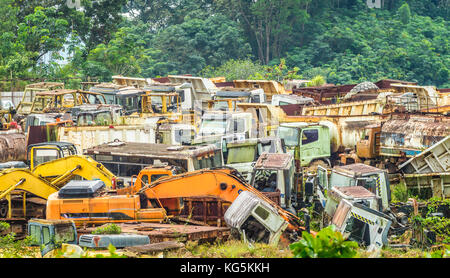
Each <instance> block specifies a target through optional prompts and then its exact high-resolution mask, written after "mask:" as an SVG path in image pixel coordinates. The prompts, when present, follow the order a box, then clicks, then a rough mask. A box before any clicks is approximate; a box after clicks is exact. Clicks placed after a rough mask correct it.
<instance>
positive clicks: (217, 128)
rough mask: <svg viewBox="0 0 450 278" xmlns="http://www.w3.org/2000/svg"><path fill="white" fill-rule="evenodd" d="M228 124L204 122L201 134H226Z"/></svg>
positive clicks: (214, 121) (218, 121) (213, 121)
mask: <svg viewBox="0 0 450 278" xmlns="http://www.w3.org/2000/svg"><path fill="white" fill-rule="evenodd" d="M226 127H227V122H226V121H225V120H223V121H220V120H203V121H202V125H201V127H200V133H221V134H224V133H225V129H226Z"/></svg>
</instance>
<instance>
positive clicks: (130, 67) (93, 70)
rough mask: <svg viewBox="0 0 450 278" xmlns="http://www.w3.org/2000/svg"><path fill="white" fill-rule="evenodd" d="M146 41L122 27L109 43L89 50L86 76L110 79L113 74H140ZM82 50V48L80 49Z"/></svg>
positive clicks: (85, 67)
mask: <svg viewBox="0 0 450 278" xmlns="http://www.w3.org/2000/svg"><path fill="white" fill-rule="evenodd" d="M144 45H145V42H144V41H143V40H142V39H140V37H139V36H138V35H137V34H134V33H132V32H131V29H130V28H128V27H124V28H120V29H119V30H118V31H117V32H116V33H115V34H114V37H113V39H111V41H110V42H109V43H108V44H99V45H98V46H97V47H96V48H95V49H93V50H91V51H90V52H89V55H88V57H87V60H86V62H85V63H84V64H83V65H82V66H83V70H84V74H85V75H86V76H93V77H102V79H103V80H110V78H111V76H112V75H117V74H120V75H125V76H130V75H138V74H139V73H140V72H141V67H140V61H141V60H142V59H145V51H144ZM79 51H80V50H79Z"/></svg>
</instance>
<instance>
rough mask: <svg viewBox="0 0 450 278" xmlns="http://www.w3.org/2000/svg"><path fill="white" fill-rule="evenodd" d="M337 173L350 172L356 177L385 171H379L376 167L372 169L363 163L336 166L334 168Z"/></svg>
mask: <svg viewBox="0 0 450 278" xmlns="http://www.w3.org/2000/svg"><path fill="white" fill-rule="evenodd" d="M334 169H335V170H336V171H339V172H348V173H352V174H353V175H354V176H361V175H364V174H368V173H376V172H380V171H383V170H381V169H378V168H376V167H372V166H369V165H366V164H363V163H355V164H350V165H344V166H336V167H335V168H334Z"/></svg>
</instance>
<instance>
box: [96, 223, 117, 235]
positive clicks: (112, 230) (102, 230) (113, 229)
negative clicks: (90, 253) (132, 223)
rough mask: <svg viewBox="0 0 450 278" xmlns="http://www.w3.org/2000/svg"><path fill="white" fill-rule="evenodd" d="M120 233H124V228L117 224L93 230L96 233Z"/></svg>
mask: <svg viewBox="0 0 450 278" xmlns="http://www.w3.org/2000/svg"><path fill="white" fill-rule="evenodd" d="M120 233H122V229H121V228H120V227H119V226H117V225H116V224H108V225H106V226H101V227H98V228H97V229H95V230H94V231H93V232H92V234H94V235H118V234H120Z"/></svg>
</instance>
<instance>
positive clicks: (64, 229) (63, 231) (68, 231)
mask: <svg viewBox="0 0 450 278" xmlns="http://www.w3.org/2000/svg"><path fill="white" fill-rule="evenodd" d="M74 240H75V231H74V229H73V227H72V226H69V225H55V242H71V241H74Z"/></svg>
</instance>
